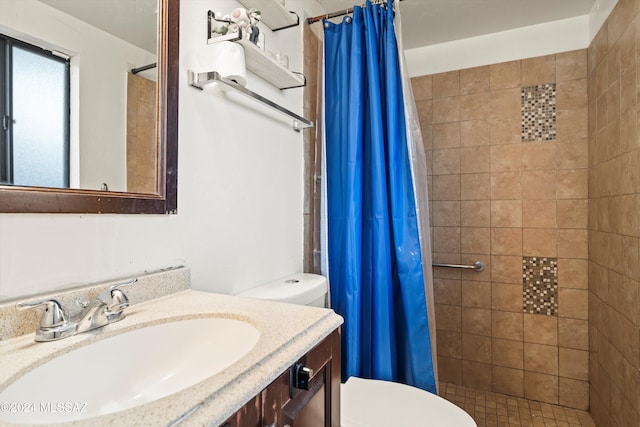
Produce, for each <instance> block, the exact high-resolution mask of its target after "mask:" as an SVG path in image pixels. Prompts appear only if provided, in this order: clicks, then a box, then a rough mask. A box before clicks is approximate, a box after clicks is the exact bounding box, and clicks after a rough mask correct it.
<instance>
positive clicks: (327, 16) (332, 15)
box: [307, 0, 403, 25]
mask: <svg viewBox="0 0 640 427" xmlns="http://www.w3.org/2000/svg"><path fill="white" fill-rule="evenodd" d="M388 1H390V2H393V0H388ZM399 1H403V0H399ZM375 3H387V0H383V1H375V2H374V4H375ZM350 13H353V7H350V8H348V9H345V10H340V11H335V12H331V13H325V14H324V15H318V16H314V17H311V18H307V24H309V25H311V24H313V23H314V22H318V21H322V20H323V19H330V18H335V17H337V16H343V15H348V14H350Z"/></svg>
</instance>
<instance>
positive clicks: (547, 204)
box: [522, 200, 557, 228]
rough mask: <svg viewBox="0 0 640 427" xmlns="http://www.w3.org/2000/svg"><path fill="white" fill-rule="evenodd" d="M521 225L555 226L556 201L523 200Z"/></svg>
mask: <svg viewBox="0 0 640 427" xmlns="http://www.w3.org/2000/svg"><path fill="white" fill-rule="evenodd" d="M522 225H523V227H530V228H555V227H556V226H557V221H556V202H555V201H554V200H523V201H522Z"/></svg>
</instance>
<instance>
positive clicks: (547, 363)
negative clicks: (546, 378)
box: [524, 343, 558, 375]
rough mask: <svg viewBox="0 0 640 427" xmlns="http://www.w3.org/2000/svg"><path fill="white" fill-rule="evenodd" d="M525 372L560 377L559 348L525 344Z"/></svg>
mask: <svg viewBox="0 0 640 427" xmlns="http://www.w3.org/2000/svg"><path fill="white" fill-rule="evenodd" d="M524 370H525V371H530V372H538V373H541V374H548V375H558V347H557V346H555V345H544V344H534V343H524Z"/></svg>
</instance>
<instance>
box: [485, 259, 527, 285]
mask: <svg viewBox="0 0 640 427" xmlns="http://www.w3.org/2000/svg"><path fill="white" fill-rule="evenodd" d="M491 280H492V281H493V282H500V283H511V284H522V257H519V256H510V255H492V256H491Z"/></svg>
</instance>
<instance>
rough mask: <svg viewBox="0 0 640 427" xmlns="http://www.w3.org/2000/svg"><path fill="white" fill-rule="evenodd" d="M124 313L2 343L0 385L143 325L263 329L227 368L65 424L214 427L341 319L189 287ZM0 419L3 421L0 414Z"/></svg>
mask: <svg viewBox="0 0 640 427" xmlns="http://www.w3.org/2000/svg"><path fill="white" fill-rule="evenodd" d="M126 313H127V317H126V318H124V319H123V320H121V321H119V322H116V323H113V324H110V325H107V326H105V327H104V328H101V329H98V330H96V331H92V332H88V333H84V334H79V335H76V336H73V337H70V338H65V339H63V340H59V341H52V342H48V343H36V342H34V341H33V333H31V334H28V335H23V336H19V337H16V338H12V339H8V340H4V341H0V360H2V369H0V391H2V390H4V389H5V388H6V387H7V386H8V385H9V384H10V383H11V382H13V381H15V380H16V379H18V378H19V377H20V376H22V375H24V374H26V373H27V372H29V371H30V370H31V369H33V368H35V367H37V366H39V365H41V364H43V363H46V362H47V361H49V360H51V359H52V358H53V357H56V356H59V355H62V354H64V353H67V352H69V351H72V350H74V349H76V348H79V347H81V346H83V345H85V344H89V343H91V342H94V341H98V340H101V339H104V338H108V337H111V336H114V335H117V334H119V333H122V332H126V331H130V330H133V329H137V328H139V327H141V326H142V325H144V326H148V325H152V324H158V323H163V322H168V321H171V320H172V319H187V318H197V317H209V316H216V317H229V318H235V319H242V320H245V321H247V322H249V323H251V324H252V325H253V326H255V327H256V328H257V329H258V330H259V331H260V338H259V340H258V342H257V344H256V346H255V347H254V348H253V350H251V351H250V352H249V353H248V354H247V355H246V356H244V357H243V358H241V359H240V360H238V361H237V362H235V363H234V364H232V365H231V366H229V367H228V368H226V369H224V370H223V371H221V372H219V373H217V374H215V375H213V376H211V377H209V378H207V379H206V380H204V381H202V382H200V383H197V384H195V385H193V386H191V387H189V388H186V389H184V390H182V391H179V392H177V393H174V394H171V395H169V396H166V397H164V398H161V399H158V400H156V401H153V402H150V403H147V404H144V405H141V406H137V407H134V408H131V409H128V410H124V411H121V412H116V413H113V414H109V415H104V416H102V417H97V418H90V419H86V420H83V421H78V422H74V423H71V424H68V425H127V426H133V425H145V426H146V425H212V426H216V425H219V424H220V423H222V422H223V421H225V420H226V419H227V418H228V417H229V416H231V415H232V414H233V413H234V412H235V411H236V410H237V409H239V408H240V407H241V406H243V405H244V403H246V402H247V401H248V400H249V399H251V398H252V397H253V396H255V395H256V394H258V393H259V392H260V391H261V390H263V389H264V388H265V387H266V386H268V385H269V384H270V383H271V382H272V381H273V380H275V379H276V378H277V377H278V376H279V375H280V374H281V373H282V372H284V371H285V370H286V369H288V368H289V366H290V365H292V364H293V363H294V362H295V361H296V360H298V359H299V358H300V357H301V356H303V355H304V354H305V353H306V352H308V351H309V350H310V349H311V348H313V347H314V346H315V345H316V344H318V343H319V342H320V341H322V339H324V338H325V337H326V336H327V335H329V334H330V333H331V332H332V331H333V330H335V329H336V328H337V327H338V326H339V325H340V324H341V323H342V318H341V317H340V316H338V315H336V314H335V313H334V312H333V311H332V310H328V309H323V308H315V307H306V306H299V305H291V304H282V303H277V302H271V301H263V300H254V299H250V298H241V297H235V296H228V295H220V294H212V293H207V292H199V291H193V290H186V291H181V292H177V293H174V294H172V295H168V296H164V297H160V298H157V299H153V300H150V301H147V302H141V303H139V304H135V305H132V306H131V307H129V308H128V309H127V310H126ZM118 363H126V360H125V361H118ZM52 421H55V419H52ZM0 424H2V425H6V424H5V423H4V422H2V414H1V413H0Z"/></svg>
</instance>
